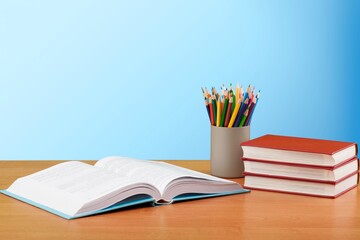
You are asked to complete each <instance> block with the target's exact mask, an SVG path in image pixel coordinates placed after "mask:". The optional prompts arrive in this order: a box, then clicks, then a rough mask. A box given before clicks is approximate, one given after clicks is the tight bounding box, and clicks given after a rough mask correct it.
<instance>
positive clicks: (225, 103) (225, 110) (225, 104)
mask: <svg viewBox="0 0 360 240" xmlns="http://www.w3.org/2000/svg"><path fill="white" fill-rule="evenodd" d="M225 94H226V95H225V100H224V107H223V109H222V114H221V122H220V127H224V123H225V118H226V114H227V109H228V104H229V96H228V93H225Z"/></svg>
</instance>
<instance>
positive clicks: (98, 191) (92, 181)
mask: <svg viewBox="0 0 360 240" xmlns="http://www.w3.org/2000/svg"><path fill="white" fill-rule="evenodd" d="M136 183H138V181H136V180H134V179H129V178H126V177H121V176H119V175H116V174H112V173H109V172H106V171H104V170H101V169H99V168H96V167H94V166H92V165H89V164H85V163H82V162H78V161H70V162H65V163H61V164H57V165H55V166H53V167H50V168H47V169H45V170H42V171H39V172H37V173H34V174H31V175H28V176H26V177H22V178H19V179H18V180H16V181H15V182H14V183H13V184H12V185H11V186H10V187H9V188H8V191H9V192H12V193H15V194H17V195H19V196H22V197H25V198H27V199H29V200H32V201H34V202H37V203H40V204H42V205H45V206H47V207H50V208H53V209H55V210H58V211H60V212H63V213H66V214H68V215H73V214H75V213H76V211H77V210H78V209H80V208H81V207H82V206H83V205H84V204H85V203H87V202H89V201H91V200H94V199H96V198H99V197H101V196H104V195H106V194H109V193H111V192H113V191H114V190H116V189H120V188H125V187H126V186H128V185H131V184H136Z"/></svg>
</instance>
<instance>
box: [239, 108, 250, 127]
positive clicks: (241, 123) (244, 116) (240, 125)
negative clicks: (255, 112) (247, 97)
mask: <svg viewBox="0 0 360 240" xmlns="http://www.w3.org/2000/svg"><path fill="white" fill-rule="evenodd" d="M248 113H249V109H246V111H245V113H244V115H243V116H242V119H241V122H240V124H239V127H242V126H244V123H245V120H246V118H247V115H248Z"/></svg>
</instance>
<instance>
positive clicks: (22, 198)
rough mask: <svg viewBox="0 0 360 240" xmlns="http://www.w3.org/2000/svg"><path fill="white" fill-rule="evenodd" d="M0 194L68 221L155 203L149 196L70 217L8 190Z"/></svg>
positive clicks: (1, 191) (0, 191)
mask: <svg viewBox="0 0 360 240" xmlns="http://www.w3.org/2000/svg"><path fill="white" fill-rule="evenodd" d="M0 193H2V194H4V195H7V196H10V197H12V198H15V199H17V200H20V201H22V202H25V203H28V204H30V205H33V206H35V207H37V208H40V209H43V210H45V211H47V212H50V213H52V214H55V215H57V216H60V217H62V218H65V219H68V220H71V219H76V218H81V217H86V216H90V215H95V214H100V213H104V212H109V211H113V210H116V209H120V208H125V207H130V206H133V205H138V204H142V203H147V202H154V199H153V198H152V197H150V196H149V197H147V198H142V199H137V200H134V201H128V202H126V201H125V202H124V203H121V202H119V203H118V204H114V205H113V206H110V207H107V208H104V209H100V210H97V211H93V212H88V213H84V214H79V215H75V216H70V215H68V214H65V213H63V212H60V211H57V210H55V209H53V208H50V207H47V206H45V205H43V204H39V203H36V202H34V201H31V200H29V199H27V198H24V197H21V196H19V195H16V194H14V193H11V192H9V191H7V190H0Z"/></svg>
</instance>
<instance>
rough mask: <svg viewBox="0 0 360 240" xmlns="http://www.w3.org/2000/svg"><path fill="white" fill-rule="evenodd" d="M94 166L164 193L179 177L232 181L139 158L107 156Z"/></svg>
mask: <svg viewBox="0 0 360 240" xmlns="http://www.w3.org/2000/svg"><path fill="white" fill-rule="evenodd" d="M95 166H97V167H99V168H103V169H106V170H108V171H112V172H115V173H116V174H118V175H120V176H127V177H130V178H133V179H138V180H139V181H140V180H141V181H144V182H147V183H150V184H152V185H154V186H155V187H157V188H158V189H159V191H160V193H161V194H163V193H164V190H165V188H166V186H167V185H168V184H169V183H170V182H171V181H173V180H175V179H178V178H181V177H194V178H202V179H206V180H209V181H220V182H224V183H232V181H229V180H225V179H221V178H217V177H213V176H210V175H207V174H203V173H200V172H196V171H192V170H189V169H185V168H181V167H177V166H174V165H171V164H167V163H164V162H155V161H147V160H139V159H134V158H127V157H107V158H104V159H101V160H99V161H98V162H97V163H96V164H95Z"/></svg>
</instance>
